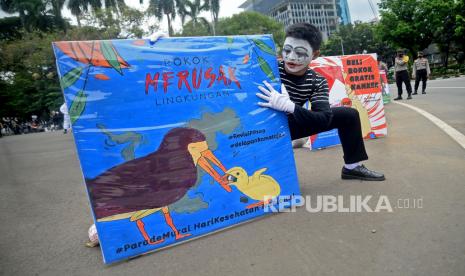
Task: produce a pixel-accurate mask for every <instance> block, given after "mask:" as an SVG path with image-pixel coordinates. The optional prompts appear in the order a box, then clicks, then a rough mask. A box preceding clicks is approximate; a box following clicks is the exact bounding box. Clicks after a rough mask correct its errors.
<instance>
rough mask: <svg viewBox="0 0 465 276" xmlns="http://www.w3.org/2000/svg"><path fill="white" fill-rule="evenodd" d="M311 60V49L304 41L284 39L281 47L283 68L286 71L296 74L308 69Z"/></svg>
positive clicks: (291, 38) (290, 38)
mask: <svg viewBox="0 0 465 276" xmlns="http://www.w3.org/2000/svg"><path fill="white" fill-rule="evenodd" d="M312 58H313V49H312V46H310V43H308V41H306V40H304V39H299V38H293V37H286V40H285V41H284V46H283V59H284V66H285V68H286V70H287V71H289V72H291V73H297V72H300V71H302V70H304V69H307V68H308V65H309V64H310V62H311V61H312Z"/></svg>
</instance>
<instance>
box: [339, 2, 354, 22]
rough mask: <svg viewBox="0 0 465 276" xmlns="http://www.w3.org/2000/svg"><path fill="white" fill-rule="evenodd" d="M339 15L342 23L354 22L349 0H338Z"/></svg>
mask: <svg viewBox="0 0 465 276" xmlns="http://www.w3.org/2000/svg"><path fill="white" fill-rule="evenodd" d="M336 10H337V16H338V17H339V22H340V23H341V24H344V25H347V24H350V23H352V19H351V18H350V11H349V4H348V3H347V0H336Z"/></svg>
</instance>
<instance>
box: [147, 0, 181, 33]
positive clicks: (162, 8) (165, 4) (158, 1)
mask: <svg viewBox="0 0 465 276" xmlns="http://www.w3.org/2000/svg"><path fill="white" fill-rule="evenodd" d="M176 2H178V1H176ZM147 12H148V14H151V15H155V17H157V18H158V19H159V20H160V19H162V18H163V15H166V18H167V19H168V33H169V35H170V36H172V35H173V28H172V26H171V21H172V20H173V19H174V18H175V17H176V5H175V0H150V2H149V7H148V8H147Z"/></svg>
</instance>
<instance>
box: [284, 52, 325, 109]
mask: <svg viewBox="0 0 465 276" xmlns="http://www.w3.org/2000/svg"><path fill="white" fill-rule="evenodd" d="M279 76H280V78H281V82H282V83H283V84H284V86H286V89H287V92H288V93H289V97H290V98H291V100H292V101H293V102H294V103H295V104H296V105H299V106H303V105H304V104H305V103H306V102H307V101H310V103H311V110H312V111H329V110H330V106H329V88H328V82H327V81H326V79H325V78H324V77H322V76H321V75H319V74H318V73H316V72H315V71H313V70H312V69H310V68H309V69H308V70H307V73H305V75H303V76H295V75H292V74H289V73H287V72H286V70H285V69H284V62H283V61H280V62H279Z"/></svg>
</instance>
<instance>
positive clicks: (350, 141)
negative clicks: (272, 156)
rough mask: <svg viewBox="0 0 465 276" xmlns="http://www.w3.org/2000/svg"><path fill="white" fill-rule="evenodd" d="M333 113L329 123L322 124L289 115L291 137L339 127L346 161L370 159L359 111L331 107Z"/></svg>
mask: <svg viewBox="0 0 465 276" xmlns="http://www.w3.org/2000/svg"><path fill="white" fill-rule="evenodd" d="M331 111H332V113H333V115H332V118H331V120H330V123H329V125H322V124H321V121H319V120H312V119H311V117H309V118H308V119H307V120H305V121H303V120H301V121H298V120H296V118H295V117H294V116H293V115H289V116H288V121H289V128H290V131H291V139H292V140H295V139H299V138H302V137H307V136H310V135H313V134H317V133H320V132H324V131H328V130H331V129H334V128H337V131H338V133H339V138H340V140H341V144H342V151H343V152H344V162H345V163H346V164H352V163H356V162H360V161H363V160H367V159H368V155H367V153H366V150H365V144H364V142H363V137H362V126H361V124H360V117H359V115H358V111H357V110H356V109H354V108H350V107H334V108H331Z"/></svg>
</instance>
